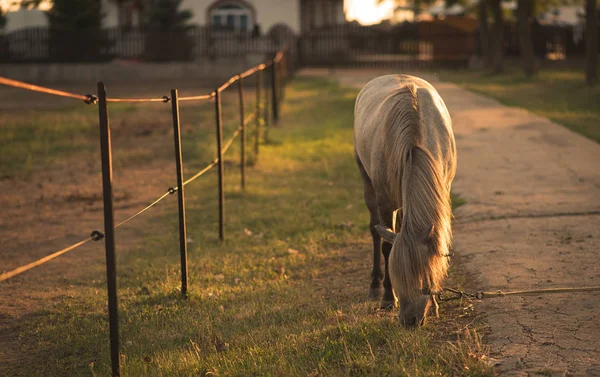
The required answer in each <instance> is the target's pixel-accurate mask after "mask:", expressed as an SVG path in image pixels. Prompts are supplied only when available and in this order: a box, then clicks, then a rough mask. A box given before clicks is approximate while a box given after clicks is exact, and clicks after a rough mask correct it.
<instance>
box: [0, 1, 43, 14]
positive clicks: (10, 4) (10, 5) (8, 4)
mask: <svg viewBox="0 0 600 377" xmlns="http://www.w3.org/2000/svg"><path fill="white" fill-rule="evenodd" d="M18 3H20V1H18V0H0V8H2V10H3V11H5V12H6V11H12V10H17V9H18V6H16V5H14V4H18ZM49 5H50V2H49V1H48V0H45V1H43V2H42V4H40V9H42V10H46V9H48V8H49Z"/></svg>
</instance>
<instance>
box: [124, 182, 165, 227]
mask: <svg viewBox="0 0 600 377" xmlns="http://www.w3.org/2000/svg"><path fill="white" fill-rule="evenodd" d="M174 192H175V191H174V190H173V189H170V190H169V191H167V192H165V193H164V194H162V196H161V197H160V198H158V199H156V200H155V201H153V202H152V203H150V204H149V205H148V206H146V208H144V209H142V210H141V211H138V212H137V213H136V214H135V215H132V216H129V217H128V218H127V219H125V220H123V221H121V222H120V223H118V224H117V225H115V229H116V228H118V227H120V226H121V225H123V224H125V223H128V222H129V221H131V220H133V219H134V218H136V217H138V216H139V215H141V214H142V213H144V212H146V211H147V210H149V209H150V208H152V207H154V206H155V205H157V204H158V202H160V201H161V200H163V199H164V198H166V197H167V196H169V195H171V194H173V193H174Z"/></svg>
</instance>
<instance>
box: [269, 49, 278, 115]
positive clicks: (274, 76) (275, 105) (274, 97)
mask: <svg viewBox="0 0 600 377" xmlns="http://www.w3.org/2000/svg"><path fill="white" fill-rule="evenodd" d="M275 56H277V55H275ZM277 67H278V63H277V62H276V61H275V58H273V65H272V66H271V98H272V100H271V104H272V106H273V125H275V126H276V125H277V124H278V123H279V102H278V98H277Z"/></svg>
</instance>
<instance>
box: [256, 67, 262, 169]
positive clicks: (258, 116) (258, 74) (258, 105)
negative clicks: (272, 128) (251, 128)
mask: <svg viewBox="0 0 600 377" xmlns="http://www.w3.org/2000/svg"><path fill="white" fill-rule="evenodd" d="M262 81H263V75H262V69H259V70H258V72H256V135H255V139H254V141H255V143H254V155H255V159H258V147H259V145H260V122H261V111H260V108H261V107H262V106H261V103H260V101H261V99H260V92H261V90H262V84H263V83H262Z"/></svg>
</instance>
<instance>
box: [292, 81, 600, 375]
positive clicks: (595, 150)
mask: <svg viewBox="0 0 600 377" xmlns="http://www.w3.org/2000/svg"><path fill="white" fill-rule="evenodd" d="M384 73H386V72H382V71H361V70H347V71H344V70H338V71H335V72H328V71H325V70H322V71H319V70H314V71H306V72H303V74H311V75H315V74H316V75H326V76H328V77H332V78H336V79H338V80H339V81H340V82H341V83H343V84H346V85H352V86H356V87H362V86H363V85H364V84H365V83H366V82H368V81H369V80H370V79H371V78H373V77H376V76H379V75H381V74H384ZM416 75H417V76H419V74H416ZM421 76H423V78H425V79H427V80H429V81H430V82H432V84H433V85H434V86H435V87H436V88H437V89H438V91H439V92H440V94H441V96H442V98H444V101H445V102H446V104H447V106H448V109H449V110H450V114H451V116H452V119H453V124H454V132H455V137H456V141H457V147H458V166H459V167H458V172H457V176H456V179H455V181H454V185H453V192H454V193H455V194H459V195H461V196H462V197H463V198H464V199H466V201H467V204H466V205H464V206H462V207H460V208H459V209H458V210H457V212H456V223H455V226H454V235H455V236H454V249H455V252H456V254H457V260H458V262H459V263H460V264H461V265H462V266H464V268H465V269H466V270H467V271H469V272H470V273H472V274H474V276H476V277H477V278H476V280H477V281H475V282H473V285H474V286H476V287H477V288H478V290H498V289H501V290H505V291H507V290H521V289H537V288H553V287H581V286H592V285H596V286H597V285H600V145H598V144H597V143H595V142H593V141H591V140H588V139H586V138H584V137H582V136H580V135H577V134H575V133H573V132H571V131H569V130H567V129H565V128H563V127H561V126H559V125H556V124H553V123H552V122H550V121H548V120H547V119H544V118H541V117H538V116H535V115H533V114H530V113H528V112H527V111H525V110H521V109H516V108H509V107H505V106H503V105H501V104H499V103H498V102H497V101H494V100H491V99H489V98H486V97H484V96H481V95H477V94H473V93H471V92H468V91H466V90H464V89H461V88H459V87H457V86H455V85H452V84H447V83H440V82H439V81H438V80H437V78H436V77H435V76H427V75H421ZM565 95H568V93H565ZM478 308H479V310H480V311H483V312H484V313H485V317H486V322H487V323H488V325H489V328H490V333H489V335H488V336H486V339H485V341H486V342H487V343H488V344H490V345H491V348H492V357H494V358H496V359H498V360H499V361H500V362H499V364H498V366H497V370H498V372H499V373H500V374H501V375H506V376H534V375H546V376H600V292H595V293H571V294H552V295H540V296H528V297H514V296H512V297H503V298H493V299H489V300H484V301H483V302H481V303H479V304H478Z"/></svg>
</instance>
